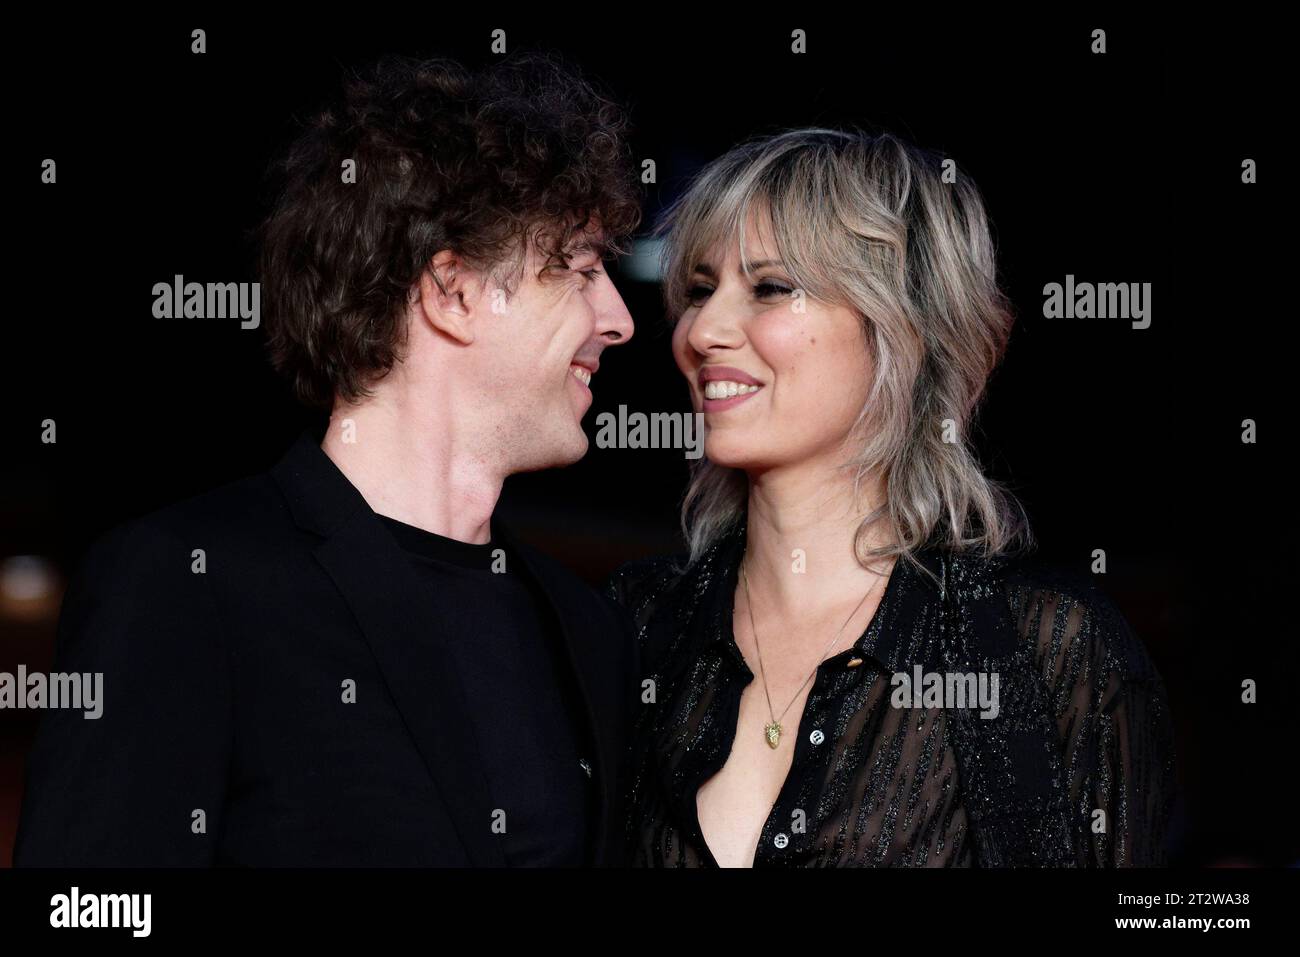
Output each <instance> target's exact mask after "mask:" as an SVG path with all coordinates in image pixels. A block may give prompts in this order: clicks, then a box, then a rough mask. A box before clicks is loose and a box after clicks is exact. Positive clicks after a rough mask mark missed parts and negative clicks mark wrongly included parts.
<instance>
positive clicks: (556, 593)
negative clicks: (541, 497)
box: [492, 522, 621, 863]
mask: <svg viewBox="0 0 1300 957" xmlns="http://www.w3.org/2000/svg"><path fill="white" fill-rule="evenodd" d="M492 527H493V540H494V541H500V542H501V543H502V544H503V545H505V547H506V548H507V549H509V551H510V552H511V553H512V554H514V555H516V556H518V557H519V559H520V560H521V561H522V562H523V563H524V565H525V571H526V572H527V573H528V574H529V575H531V576H532V578H533V580H534V581H536V582H537V584H538V585H539V586H540V590H541V592H542V594H543V595H545V596H546V600H547V604H548V606H549V608H550V610H551V613H552V615H553V616H554V621H555V624H556V626H557V627H558V628H559V630H560V634H561V635H562V636H563V640H564V647H565V649H566V650H567V653H568V661H569V667H570V669H571V670H572V671H573V673H574V674H575V675H576V676H577V684H578V688H579V690H580V691H581V693H582V705H583V716H584V719H585V725H586V728H587V729H588V734H589V737H590V738H591V740H592V743H593V745H594V746H595V747H596V748H597V749H598V750H599V751H600V753H598V754H593V755H592V756H591V764H592V776H593V777H594V778H595V783H596V787H597V790H598V792H599V796H600V800H599V809H598V811H597V820H596V826H595V828H594V831H593V833H592V859H593V860H594V861H596V862H597V863H599V862H601V861H603V860H604V857H605V854H606V852H607V850H608V847H609V833H608V832H609V829H610V828H611V826H612V825H613V820H612V816H611V809H612V807H613V806H614V801H615V799H616V795H615V794H614V793H613V788H614V787H615V785H616V782H615V780H614V777H615V769H614V768H613V767H612V766H611V764H612V762H613V761H614V760H615V759H616V755H615V754H613V753H612V752H606V751H605V750H604V749H603V748H602V742H603V740H604V738H603V737H602V736H601V735H600V734H598V733H597V732H598V731H599V730H600V729H602V728H605V727H606V725H607V722H606V723H604V724H603V723H601V722H598V721H597V719H596V714H597V709H596V705H595V701H596V699H597V689H598V688H599V687H601V686H602V685H608V683H609V681H610V672H608V671H606V670H602V668H601V663H602V662H603V661H604V660H605V658H606V657H607V652H606V651H605V650H604V649H601V648H598V647H596V646H595V645H594V642H595V641H596V640H603V641H606V642H608V641H616V640H618V639H619V637H620V636H619V635H601V634H598V633H597V632H595V631H594V630H592V629H590V628H578V627H575V625H574V623H575V622H583V621H587V620H588V619H589V617H590V612H589V610H588V609H585V608H581V607H569V605H568V604H567V603H566V600H565V596H566V595H568V594H569V591H570V589H569V588H566V587H563V583H561V582H556V581H555V580H554V579H553V577H552V572H551V569H550V568H549V567H547V566H546V565H545V564H544V563H542V562H538V561H536V560H535V558H534V556H533V555H532V554H531V553H530V549H527V548H524V547H522V546H521V545H520V544H519V542H518V541H517V540H516V539H515V538H514V536H513V535H511V534H510V533H509V532H508V531H507V530H506V529H504V528H502V527H501V526H499V525H497V524H496V523H495V522H494V523H493V526H492ZM620 687H621V686H620ZM579 747H584V745H581V744H580V745H579Z"/></svg>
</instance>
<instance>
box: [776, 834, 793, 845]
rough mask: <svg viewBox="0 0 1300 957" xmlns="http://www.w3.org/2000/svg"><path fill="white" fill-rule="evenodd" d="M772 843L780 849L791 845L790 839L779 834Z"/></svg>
mask: <svg viewBox="0 0 1300 957" xmlns="http://www.w3.org/2000/svg"><path fill="white" fill-rule="evenodd" d="M772 843H773V844H775V845H776V846H777V847H778V848H784V847H785V846H786V845H787V844H789V843H790V839H789V838H788V837H786V836H785V835H784V834H778V835H777V836H776V837H774V838H772Z"/></svg>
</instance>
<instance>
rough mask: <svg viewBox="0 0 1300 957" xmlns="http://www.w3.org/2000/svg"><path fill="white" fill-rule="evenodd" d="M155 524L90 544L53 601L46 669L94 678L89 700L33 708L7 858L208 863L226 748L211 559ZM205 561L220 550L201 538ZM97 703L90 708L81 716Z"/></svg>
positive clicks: (226, 687) (49, 863)
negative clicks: (50, 663) (198, 564)
mask: <svg viewBox="0 0 1300 957" xmlns="http://www.w3.org/2000/svg"><path fill="white" fill-rule="evenodd" d="M203 546H204V543H203V542H201V541H194V542H191V541H188V540H184V537H183V536H181V535H178V534H176V533H174V532H172V531H170V530H168V529H165V528H162V527H160V526H158V525H156V524H145V523H135V524H133V525H129V526H126V527H124V528H122V529H119V530H118V531H116V532H114V533H113V534H111V535H110V536H108V537H107V538H105V539H104V540H102V541H101V542H99V543H97V544H96V546H94V547H93V548H92V549H91V551H90V553H89V554H88V556H87V557H86V559H85V561H84V562H83V563H82V565H81V567H80V569H79V571H78V574H77V575H76V577H75V578H74V581H73V583H72V585H71V587H70V588H69V590H68V593H67V594H66V596H65V598H64V602H63V610H62V615H61V617H60V621H59V630H58V635H57V639H56V645H55V665H54V670H55V673H56V674H86V675H91V676H102V677H99V678H92V680H98V681H99V685H98V687H99V688H100V700H99V702H98V703H97V704H96V706H95V709H93V710H90V711H88V710H86V709H84V708H83V709H81V710H72V709H49V710H46V711H44V712H43V713H42V715H41V718H40V724H39V727H38V731H37V735H36V740H35V743H34V745H33V749H32V751H31V754H30V755H29V758H28V762H27V774H26V786H25V791H24V796H23V804H22V811H21V814H20V818H19V828H18V835H17V840H16V843H15V847H14V865H15V866H19V867H22V866H37V867H82V866H124V867H131V866H202V865H209V864H212V863H214V858H215V847H216V842H217V839H218V836H219V834H220V830H221V826H222V823H223V803H224V798H225V784H226V776H227V767H228V764H229V762H230V755H231V747H230V738H231V713H232V709H231V701H230V696H231V684H230V669H229V658H228V653H227V651H226V649H225V647H224V645H223V643H222V641H221V640H220V635H221V634H222V629H221V627H220V623H219V621H218V617H217V608H216V605H215V602H214V601H213V598H212V593H211V590H210V586H209V580H208V575H209V574H210V573H211V572H212V571H213V569H212V568H211V567H207V568H206V569H205V571H203V572H196V571H195V570H194V569H195V557H194V556H193V554H192V553H193V552H194V550H195V549H201V548H203ZM204 560H205V562H207V563H209V565H210V564H212V563H214V562H219V560H220V559H219V557H218V556H215V555H212V554H209V553H207V552H206V550H205V554H204ZM94 710H98V711H99V714H98V716H97V717H96V716H91V715H93V714H94Z"/></svg>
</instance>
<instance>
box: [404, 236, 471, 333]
mask: <svg viewBox="0 0 1300 957" xmlns="http://www.w3.org/2000/svg"><path fill="white" fill-rule="evenodd" d="M419 290H420V298H419V301H418V302H416V303H415V305H416V307H417V308H418V309H419V318H420V319H421V320H422V321H424V322H427V323H428V324H429V325H430V326H432V327H433V328H434V329H436V330H438V331H439V332H441V333H442V334H443V335H445V336H447V337H449V338H451V339H454V340H455V341H456V342H459V343H460V344H461V345H466V346H467V345H469V344H470V343H471V342H473V341H474V333H475V325H476V324H477V321H478V317H479V312H480V310H479V301H480V298H481V296H482V293H483V288H482V277H481V276H480V275H479V273H478V271H477V270H475V269H472V268H470V267H469V266H468V265H467V264H466V263H465V261H464V260H463V259H461V257H460V256H458V255H456V253H454V252H452V251H451V250H449V249H444V250H442V251H441V252H439V253H438V254H437V255H436V256H434V257H433V259H431V260H430V261H429V265H428V267H427V268H426V269H425V270H424V272H422V273H420V283H419Z"/></svg>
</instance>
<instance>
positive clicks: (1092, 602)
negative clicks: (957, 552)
mask: <svg viewBox="0 0 1300 957" xmlns="http://www.w3.org/2000/svg"><path fill="white" fill-rule="evenodd" d="M988 567H989V570H990V574H991V577H992V578H993V579H994V580H996V581H997V582H998V583H999V584H1000V586H1001V588H1002V591H1003V593H1004V594H1005V596H1006V600H1007V603H1008V608H1009V611H1010V613H1011V617H1012V620H1013V621H1015V622H1016V624H1017V628H1018V631H1019V633H1020V637H1021V638H1023V639H1024V640H1026V641H1032V642H1034V643H1036V644H1037V645H1038V646H1039V651H1040V654H1041V655H1042V656H1045V657H1046V658H1047V659H1049V660H1050V659H1055V660H1056V661H1057V663H1058V664H1060V665H1064V664H1065V663H1066V661H1065V659H1072V660H1073V662H1072V664H1073V667H1081V666H1085V664H1086V667H1088V668H1090V669H1092V670H1094V671H1099V672H1102V673H1104V672H1112V673H1116V674H1117V676H1119V677H1121V678H1123V679H1126V680H1135V679H1142V678H1157V677H1158V674H1157V672H1156V669H1155V667H1154V665H1153V663H1152V661H1151V657H1150V655H1149V654H1148V651H1147V648H1146V646H1145V645H1144V643H1143V642H1142V640H1141V639H1140V638H1139V637H1138V635H1137V634H1136V632H1135V631H1134V629H1133V627H1132V625H1131V624H1130V621H1129V617H1128V616H1127V615H1126V614H1125V612H1124V610H1123V608H1122V607H1121V605H1120V604H1119V603H1118V602H1117V601H1116V600H1115V598H1114V597H1113V595H1112V592H1111V589H1110V587H1109V586H1107V585H1106V584H1105V583H1104V580H1103V578H1104V576H1102V575H1101V574H1100V573H1090V572H1087V571H1083V570H1080V569H1076V568H1074V567H1071V566H1070V565H1068V564H1066V563H1064V562H1061V561H1059V560H1053V559H1047V558H1044V557H1041V556H1039V555H1037V554H1032V553H1031V554H1020V555H1014V556H1003V557H1001V558H999V559H997V560H994V561H992V562H989V563H988Z"/></svg>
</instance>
